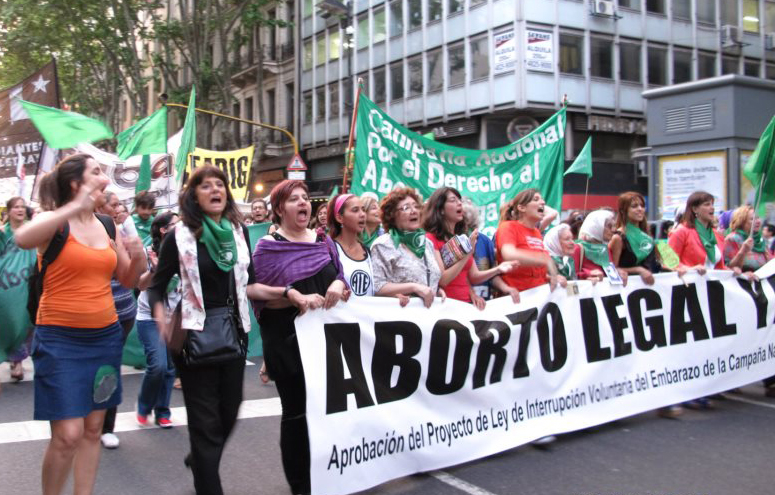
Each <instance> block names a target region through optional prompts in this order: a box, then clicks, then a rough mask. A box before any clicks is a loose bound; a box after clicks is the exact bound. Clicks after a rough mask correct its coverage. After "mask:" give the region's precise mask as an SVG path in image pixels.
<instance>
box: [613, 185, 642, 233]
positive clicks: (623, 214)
mask: <svg viewBox="0 0 775 495" xmlns="http://www.w3.org/2000/svg"><path fill="white" fill-rule="evenodd" d="M636 200H638V201H640V202H641V204H642V205H643V208H644V209H645V208H646V198H644V197H643V195H642V194H641V193H639V192H635V191H628V192H625V193H622V194H620V195H619V200H618V201H617V205H616V206H617V208H616V225H615V226H614V230H615V231H618V232H624V229H625V227H626V226H627V222H629V221H630V219H629V218H628V217H627V210H629V209H630V206H631V205H632V203H633V201H636ZM638 228H640V230H642V231H643V232H648V231H649V223H648V221H646V217H643V220H641V221H640V223H639V224H638Z"/></svg>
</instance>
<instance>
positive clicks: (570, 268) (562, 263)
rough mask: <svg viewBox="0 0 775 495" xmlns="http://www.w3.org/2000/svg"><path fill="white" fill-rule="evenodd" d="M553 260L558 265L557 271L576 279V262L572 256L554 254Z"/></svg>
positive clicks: (566, 276)
mask: <svg viewBox="0 0 775 495" xmlns="http://www.w3.org/2000/svg"><path fill="white" fill-rule="evenodd" d="M552 260H554V264H555V265H556V266H557V273H559V274H560V275H562V276H563V277H565V278H566V279H568V280H576V263H574V261H573V258H571V257H570V256H554V255H552Z"/></svg>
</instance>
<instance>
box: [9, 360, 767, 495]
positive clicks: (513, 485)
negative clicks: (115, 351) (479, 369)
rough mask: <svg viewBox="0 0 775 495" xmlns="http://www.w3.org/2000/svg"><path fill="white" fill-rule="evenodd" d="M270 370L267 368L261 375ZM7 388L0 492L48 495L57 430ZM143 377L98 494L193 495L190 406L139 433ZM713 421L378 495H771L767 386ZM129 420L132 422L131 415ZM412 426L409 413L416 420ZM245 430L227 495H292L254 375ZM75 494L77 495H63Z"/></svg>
mask: <svg viewBox="0 0 775 495" xmlns="http://www.w3.org/2000/svg"><path fill="white" fill-rule="evenodd" d="M258 364H260V362H259V363H258ZM26 365H27V367H28V369H27V380H26V381H24V382H21V383H9V374H8V373H9V372H8V365H7V364H5V363H4V364H2V365H0V379H2V382H3V383H2V392H0V466H3V467H2V468H0V487H2V488H0V492H1V493H4V494H33V493H39V492H40V481H39V478H40V464H41V460H42V456H43V451H44V449H45V447H46V443H47V441H46V440H45V439H44V438H43V435H44V434H45V432H46V430H47V425H46V424H45V423H43V422H33V421H30V419H31V418H32V410H33V383H32V381H30V380H29V378H30V376H31V373H30V369H29V366H30V363H29V361H28V362H27V363H26ZM141 377H142V375H141V374H140V372H139V371H137V370H134V369H131V368H125V369H124V375H123V380H124V402H123V404H122V405H121V406H120V408H119V417H118V421H117V432H118V436H119V438H120V440H121V446H120V447H119V448H118V449H117V450H113V451H106V450H103V456H102V460H101V464H100V469H99V474H98V478H97V483H96V487H95V493H96V494H110V495H147V494H175V495H177V494H180V495H184V494H185V495H188V494H193V493H194V491H193V487H192V483H191V477H190V474H189V473H188V471H187V470H186V468H185V467H184V465H183V456H184V455H185V453H186V452H187V443H188V437H187V433H186V428H185V426H180V424H181V422H183V418H184V417H185V415H184V409H183V407H182V406H183V398H182V394H181V392H180V391H175V392H174V394H173V400H172V406H173V407H174V408H175V409H174V410H173V420H174V421H175V422H176V425H178V427H176V428H173V429H172V430H161V429H158V428H147V429H141V428H139V427H138V426H136V423H135V422H134V413H133V405H134V399H135V397H136V396H137V392H138V389H139V386H140V380H141ZM727 397H728V399H727V400H720V401H717V402H716V408H715V409H714V410H711V411H693V410H687V411H685V413H684V415H683V416H681V417H680V418H679V419H676V420H667V419H660V418H658V417H657V416H656V414H655V413H646V414H641V415H638V416H634V417H631V418H627V419H624V420H621V421H617V422H614V423H611V424H607V425H604V426H601V427H598V428H593V429H589V430H585V431H581V432H576V433H572V434H567V435H563V436H561V437H560V438H559V440H558V441H557V442H556V443H554V444H552V445H550V446H549V447H548V448H543V449H538V448H536V447H532V446H523V447H520V448H517V449H512V450H509V451H507V452H503V453H501V454H498V455H495V456H491V457H489V458H486V459H481V460H479V461H475V462H470V463H467V464H463V465H459V466H455V467H450V468H447V469H445V470H443V471H436V472H432V473H426V474H419V475H414V476H409V477H405V478H401V479H398V480H394V481H392V482H390V483H386V484H383V485H380V486H378V487H375V488H373V489H371V490H368V491H367V492H364V493H367V494H370V495H377V494H379V495H388V494H390V495H393V494H407V495H409V494H412V495H420V494H422V495H433V494H456V493H461V494H465V493H468V494H472V495H489V494H497V495H512V494H513V495H528V494H543V495H551V494H558V495H560V494H568V495H716V494H718V495H730V494H731V495H734V494H757V493H762V494H765V493H772V492H773V488H772V487H773V483H774V482H775V472H774V471H773V469H772V465H771V464H772V453H773V452H775V436H772V435H771V434H770V430H771V427H772V424H773V422H775V400H773V399H768V398H766V397H764V396H763V394H762V387H761V385H760V384H758V383H757V384H751V385H749V386H747V387H744V388H743V389H742V390H741V393H736V394H727ZM121 413H124V414H121ZM407 414H411V411H407ZM241 415H242V416H243V419H241V420H240V421H239V422H238V423H237V427H236V430H235V432H234V434H233V436H232V439H231V442H230V444H229V445H228V447H227V449H226V452H225V455H224V458H223V462H222V465H221V476H222V479H223V486H224V491H225V493H227V494H246V495H247V494H251V495H255V494H283V495H284V494H287V493H290V492H289V490H288V488H287V485H286V483H285V479H284V476H283V474H282V466H281V463H280V452H279V447H278V438H279V400H278V399H277V393H276V390H275V388H274V386H273V385H269V386H264V385H262V384H261V383H260V381H259V379H258V366H257V365H251V366H248V367H247V368H246V380H245V402H244V403H243V408H242V411H241ZM68 492H70V489H68V490H66V491H65V493H68Z"/></svg>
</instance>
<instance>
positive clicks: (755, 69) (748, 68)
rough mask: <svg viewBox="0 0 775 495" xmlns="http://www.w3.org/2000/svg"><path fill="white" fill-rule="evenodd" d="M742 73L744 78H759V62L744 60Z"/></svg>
mask: <svg viewBox="0 0 775 495" xmlns="http://www.w3.org/2000/svg"><path fill="white" fill-rule="evenodd" d="M743 73H744V74H745V75H746V76H751V77H759V62H758V61H757V60H746V61H745V66H744V72H743Z"/></svg>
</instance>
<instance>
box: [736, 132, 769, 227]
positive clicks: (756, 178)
mask: <svg viewBox="0 0 775 495" xmlns="http://www.w3.org/2000/svg"><path fill="white" fill-rule="evenodd" d="M773 132H775V117H773V118H772V120H770V123H769V124H768V125H767V128H766V129H764V132H763V133H762V137H760V138H759V143H758V144H757V145H756V149H755V150H754V152H753V154H752V155H751V158H749V159H748V163H746V164H745V168H743V175H745V176H746V178H747V179H748V180H750V181H751V184H753V187H754V189H755V190H756V191H757V193H756V204H757V205H758V206H759V211H757V214H758V215H760V216H764V214H765V213H766V211H765V204H766V203H769V202H771V201H775V166H773V163H775V159H774V158H775V157H773V154H775V143H773Z"/></svg>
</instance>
